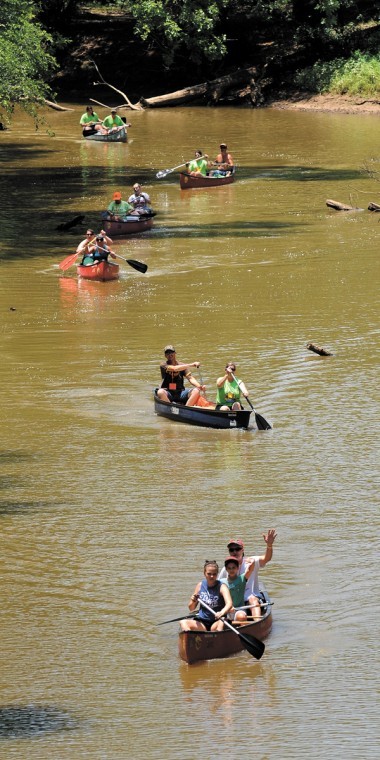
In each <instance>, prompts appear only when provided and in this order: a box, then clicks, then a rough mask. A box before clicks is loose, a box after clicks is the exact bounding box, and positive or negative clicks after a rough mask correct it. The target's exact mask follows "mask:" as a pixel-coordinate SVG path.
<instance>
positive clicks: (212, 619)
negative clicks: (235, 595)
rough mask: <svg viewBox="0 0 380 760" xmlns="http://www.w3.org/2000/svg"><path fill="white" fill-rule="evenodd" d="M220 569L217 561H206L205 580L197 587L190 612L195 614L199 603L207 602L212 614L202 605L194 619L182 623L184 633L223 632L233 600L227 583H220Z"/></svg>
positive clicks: (191, 600)
mask: <svg viewBox="0 0 380 760" xmlns="http://www.w3.org/2000/svg"><path fill="white" fill-rule="evenodd" d="M218 572H219V567H218V565H217V563H216V562H215V560H209V559H206V561H205V563H204V567H203V574H204V579H203V580H202V581H199V583H197V585H196V586H195V589H194V593H193V594H192V595H191V597H190V601H189V610H190V612H193V610H195V609H196V608H197V606H198V602H202V601H204V602H206V604H207V605H208V607H211V608H212V610H213V611H212V612H209V610H206V609H205V608H204V607H202V605H201V604H200V608H199V612H198V613H197V615H196V616H195V617H194V618H192V619H189V618H185V619H183V620H181V621H180V628H181V630H182V631H222V630H223V620H221V618H222V617H224V616H225V615H227V612H229V611H230V609H232V599H231V594H230V592H229V590H228V587H227V586H226V584H225V583H221V582H220V581H218Z"/></svg>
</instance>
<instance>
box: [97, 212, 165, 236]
mask: <svg viewBox="0 0 380 760" xmlns="http://www.w3.org/2000/svg"><path fill="white" fill-rule="evenodd" d="M102 225H103V228H104V230H105V231H106V233H107V235H109V236H110V237H114V236H115V235H136V234H137V233H139V232H146V230H150V229H151V227H153V216H140V217H139V216H129V217H127V219H126V221H122V222H115V221H113V220H112V221H111V220H110V219H103V218H102Z"/></svg>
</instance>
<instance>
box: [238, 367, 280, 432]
mask: <svg viewBox="0 0 380 760" xmlns="http://www.w3.org/2000/svg"><path fill="white" fill-rule="evenodd" d="M231 375H232V377H233V379H234V380H236V382H237V384H238V386H239V388H240V383H239V381H238V380H237V379H236V377H235V375H234V374H233V372H231ZM243 396H244V398H245V400H246V401H248V404H249V405H250V407H251V409H252V411H253V413H254V415H255V420H256V425H257V427H258V429H259V430H272V425H270V424H269V422H268V421H267V420H266V419H265V417H263V416H262V414H259V413H258V412H256V409H255V408H254V406H253V404H251V402H250V400H249V398H248V396H246V395H245V394H244V393H243Z"/></svg>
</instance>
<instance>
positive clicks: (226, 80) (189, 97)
mask: <svg viewBox="0 0 380 760" xmlns="http://www.w3.org/2000/svg"><path fill="white" fill-rule="evenodd" d="M256 76H257V69H256V68H255V67H250V68H246V69H238V70H237V71H234V72H232V73H231V74H227V75H226V76H224V77H219V78H218V79H213V80H212V81H210V82H202V83H201V84H196V85H193V86H192V87H185V88H184V89H183V90H176V92H169V93H167V94H166V95H157V96H156V97H154V98H140V101H139V102H140V104H141V105H142V106H143V107H144V108H163V107H165V106H179V105H182V104H184V103H191V102H196V101H204V100H208V101H212V102H214V103H217V102H218V100H220V98H221V97H222V95H223V93H225V92H226V91H228V90H229V89H231V87H236V85H246V84H248V83H251V82H252V80H254V77H256Z"/></svg>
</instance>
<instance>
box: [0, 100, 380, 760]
mask: <svg viewBox="0 0 380 760" xmlns="http://www.w3.org/2000/svg"><path fill="white" fill-rule="evenodd" d="M68 105H70V104H68ZM73 108H74V109H75V110H74V111H68V112H64V113H58V112H55V111H48V112H47V113H46V117H47V119H48V121H49V128H50V130H51V131H52V132H54V136H49V135H48V134H47V132H46V129H45V127H44V126H42V127H41V128H40V129H39V130H38V131H37V132H36V131H35V130H34V127H33V125H32V124H31V122H30V121H28V120H27V119H26V118H25V117H24V116H22V115H19V114H18V115H17V118H16V120H15V121H14V123H13V126H12V129H10V130H8V131H6V132H2V133H0V152H1V158H2V167H3V168H2V175H1V178H0V192H1V206H2V234H1V238H0V266H1V282H0V294H1V314H2V319H1V333H0V334H1V354H2V387H3V402H2V411H1V414H2V446H1V452H0V461H1V478H0V487H1V493H0V520H1V527H2V531H1V535H2V538H1V563H0V595H1V609H2V646H1V653H0V663H1V672H2V680H1V690H0V757H1V758H4V760H13V759H15V760H16V759H17V760H66V759H67V760H79V759H80V758H91V760H124V758H128V757H129V756H130V755H133V756H134V757H137V758H144V760H161V759H163V758H168V759H169V760H175V758H177V757H181V758H182V759H183V760H192V759H193V758H195V757H196V756H198V755H199V756H200V757H202V758H203V759H204V760H211V758H224V757H229V758H238V757H241V756H242V755H243V754H244V755H245V757H255V758H258V760H267V759H270V760H272V759H274V760H277V759H279V760H280V759H281V760H283V759H287V758H304V757H305V756H309V757H310V758H313V760H325V759H326V760H327V758H332V757H335V758H342V759H343V758H344V760H357V759H358V758H361V760H372V758H375V757H377V756H378V740H379V735H378V719H377V718H376V715H377V714H378V706H377V705H376V680H375V677H374V675H375V672H376V663H378V644H377V636H376V620H377V619H376V614H377V611H378V610H377V609H376V607H375V606H374V605H375V601H376V594H375V578H376V574H377V564H378V563H377V559H378V556H377V555H378V552H377V551H376V548H377V545H376V541H375V539H376V537H377V532H378V531H377V529H378V492H379V480H378V474H377V473H378V469H377V466H378V334H379V323H378V266H379V263H378V262H379V258H378V251H379V234H380V227H379V224H378V222H379V215H376V214H371V213H370V212H369V211H367V210H366V209H367V205H368V202H369V201H370V200H374V201H376V200H377V201H378V184H376V183H375V182H374V181H372V180H370V179H369V178H368V177H367V176H366V175H365V174H363V173H362V171H361V167H362V166H363V165H364V163H365V162H366V161H369V160H370V159H371V158H372V157H373V152H374V147H373V146H375V145H377V144H378V129H379V124H378V117H377V116H371V115H366V116H358V115H348V114H343V115H342V114H326V113H308V112H304V113H303V112H291V111H275V110H242V109H236V108H218V109H214V110H212V109H208V108H177V109H173V110H171V109H167V110H152V111H146V112H142V113H132V114H130V115H129V116H128V118H129V120H130V121H131V122H132V127H131V129H130V130H129V137H130V140H129V142H128V144H125V145H122V144H102V143H93V142H92V143H90V142H86V141H85V140H83V139H82V138H81V134H80V129H79V127H78V121H79V117H80V115H81V113H82V112H83V110H84V108H83V106H82V105H80V106H78V105H74V106H73ZM100 110H102V109H100ZM102 115H104V113H103V111H102ZM221 141H226V142H227V143H228V146H229V149H230V150H231V153H232V154H233V156H234V159H235V162H236V163H237V164H238V174H237V181H236V183H234V184H233V185H229V186H226V187H224V188H218V189H207V190H194V191H180V189H179V183H178V173H176V172H173V173H171V174H168V175H167V177H166V178H165V179H163V180H158V179H156V172H157V171H158V170H161V169H163V168H170V167H174V166H176V165H177V164H180V163H182V162H184V161H186V160H188V159H189V158H191V157H192V155H193V152H194V150H195V149H196V148H202V149H203V150H204V151H206V152H208V153H209V154H210V155H211V156H215V155H216V154H217V152H218V146H219V143H220V142H221ZM136 180H138V181H140V182H142V183H143V185H144V189H145V190H147V192H148V193H149V194H150V195H151V198H152V202H153V205H154V208H155V209H156V210H157V212H158V213H157V216H156V217H155V224H154V227H153V229H152V230H151V232H148V233H146V234H145V235H143V236H141V237H135V238H133V239H129V240H126V239H119V240H117V241H115V250H116V252H117V253H119V254H120V255H121V256H124V257H126V258H134V259H137V260H140V261H143V262H146V263H147V264H148V272H147V273H146V274H145V275H143V274H140V273H138V272H136V271H134V270H133V269H131V268H130V267H128V265H127V264H125V265H123V264H122V262H119V263H120V264H121V269H122V274H121V277H120V279H119V280H118V281H116V282H109V283H91V282H90V283H88V282H85V281H78V280H77V277H76V272H75V267H74V268H73V269H69V270H68V271H67V272H66V273H65V274H63V273H62V272H61V270H60V269H59V268H58V263H59V262H60V261H61V260H62V259H64V258H65V257H66V256H67V255H68V254H69V253H70V252H72V251H74V250H75V247H76V245H77V243H78V241H79V240H81V239H82V238H83V237H84V232H85V230H86V227H87V226H93V227H95V228H97V229H98V228H99V226H100V221H99V215H100V211H101V210H102V209H104V208H105V207H106V205H107V204H108V203H109V201H110V199H111V197H112V193H113V192H114V191H115V190H120V191H121V192H122V193H123V197H127V196H128V195H129V194H130V193H131V192H132V185H133V183H134V182H135V181H136ZM328 198H332V199H335V200H338V201H342V202H348V203H351V204H352V205H354V206H359V207H361V208H363V209H364V210H363V211H358V212H349V213H341V212H336V211H333V210H331V209H328V208H327V207H326V203H325V202H326V199H328ZM78 214H83V215H84V216H85V220H84V223H83V224H82V225H81V226H79V227H76V228H74V229H71V230H69V231H67V232H59V231H57V229H56V227H57V225H58V224H60V223H62V222H66V221H68V220H70V219H72V218H73V217H74V216H76V215H78ZM308 342H313V343H316V344H318V345H321V346H323V347H325V348H326V349H327V350H328V351H329V352H331V353H332V356H330V357H325V358H323V357H320V356H318V355H317V354H314V353H311V352H310V351H308V350H307V349H306V344H307V343H308ZM168 343H174V345H175V347H176V348H177V353H178V357H179V359H180V360H182V361H191V362H192V361H196V360H198V361H200V362H201V375H202V379H203V381H204V382H205V384H206V385H207V389H208V395H209V397H210V398H214V394H215V380H216V378H217V377H218V376H219V375H221V374H222V373H223V370H224V366H225V363H226V361H234V362H236V365H237V374H238V376H239V377H241V378H242V379H243V380H244V382H245V384H246V385H247V387H248V389H249V392H250V396H251V399H252V401H253V403H254V406H255V408H256V409H257V410H258V411H259V412H260V413H261V414H263V415H264V416H265V417H266V418H267V419H268V420H270V422H271V424H272V426H273V430H271V431H268V432H258V431H256V430H255V429H253V428H252V429H249V430H247V431H240V430H226V431H215V430H210V429H201V428H193V427H189V426H186V425H181V424H179V423H177V424H176V423H175V422H171V421H168V420H165V419H162V418H159V417H156V416H155V415H154V411H153V403H152V390H153V388H154V387H155V384H156V383H157V382H158V378H159V369H158V365H159V363H160V361H161V360H162V359H163V356H162V353H163V347H164V346H165V345H166V344H168ZM195 374H196V376H197V377H198V378H199V374H198V373H197V371H195ZM270 527H274V528H276V529H277V532H278V537H277V540H276V542H275V545H274V553H273V560H272V562H271V563H270V564H269V565H267V567H266V568H265V569H264V570H262V573H261V577H262V578H263V579H264V580H265V582H266V586H267V588H268V590H269V592H270V594H271V598H272V600H273V602H274V605H273V630H272V632H271V634H270V636H269V638H268V639H267V641H266V651H265V654H264V656H263V658H262V659H261V660H260V661H259V662H258V661H256V660H255V659H253V658H252V657H250V656H249V654H248V653H247V652H245V651H244V652H242V653H240V654H239V655H236V656H234V657H231V658H229V659H224V660H219V661H217V660H215V661H212V662H206V663H200V664H198V665H193V666H188V665H186V664H185V663H183V662H181V661H180V660H179V659H178V655H177V624H176V623H173V624H169V625H165V626H160V627H157V626H156V625H155V624H156V622H158V621H164V620H167V619H169V618H172V617H177V616H179V615H181V614H183V613H186V604H187V600H188V598H189V596H190V594H191V593H192V591H193V588H194V586H195V584H196V582H197V581H198V580H199V579H200V577H201V574H202V568H203V562H204V559H205V558H206V557H207V558H211V557H212V558H217V559H218V561H219V562H220V563H223V561H224V558H225V556H226V544H227V541H228V540H229V539H230V538H231V537H235V538H238V537H242V538H243V539H244V541H245V543H246V547H247V552H248V553H256V554H260V553H262V552H264V548H265V544H264V541H263V538H262V534H263V533H265V532H266V531H267V529H268V528H270ZM376 747H377V749H376Z"/></svg>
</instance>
